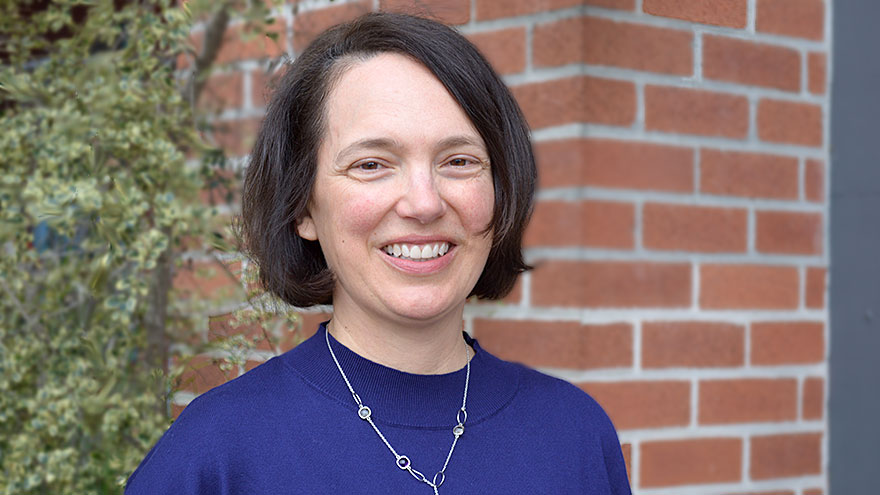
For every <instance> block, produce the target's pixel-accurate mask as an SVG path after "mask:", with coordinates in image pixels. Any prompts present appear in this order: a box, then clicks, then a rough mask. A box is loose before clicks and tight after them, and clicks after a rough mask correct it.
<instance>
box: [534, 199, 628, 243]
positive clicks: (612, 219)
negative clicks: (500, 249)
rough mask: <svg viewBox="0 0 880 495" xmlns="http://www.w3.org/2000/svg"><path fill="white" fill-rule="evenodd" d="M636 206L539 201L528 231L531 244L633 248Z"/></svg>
mask: <svg viewBox="0 0 880 495" xmlns="http://www.w3.org/2000/svg"><path fill="white" fill-rule="evenodd" d="M634 227H635V207H634V206H633V205H632V204H631V203H621V202H616V201H582V202H563V201H540V202H538V203H537V204H536V206H535V213H534V215H533V216H532V220H531V222H530V223H529V227H528V229H527V230H526V235H525V239H524V244H525V246H526V247H532V246H595V247H606V248H612V249H615V248H616V249H632V248H633V246H634V242H635V241H634V235H633V229H634Z"/></svg>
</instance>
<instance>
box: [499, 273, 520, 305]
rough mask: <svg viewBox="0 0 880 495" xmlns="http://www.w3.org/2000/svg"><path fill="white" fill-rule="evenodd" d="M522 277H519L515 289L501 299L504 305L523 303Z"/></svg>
mask: <svg viewBox="0 0 880 495" xmlns="http://www.w3.org/2000/svg"><path fill="white" fill-rule="evenodd" d="M522 280H523V278H522V277H517V279H516V282H515V283H514V284H513V289H511V291H510V293H509V294H507V295H506V296H504V298H503V299H501V302H502V303H504V304H519V303H520V301H522V284H523V282H522Z"/></svg>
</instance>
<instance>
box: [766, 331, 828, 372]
mask: <svg viewBox="0 0 880 495" xmlns="http://www.w3.org/2000/svg"><path fill="white" fill-rule="evenodd" d="M751 357H752V364H757V365H776V364H805V363H821V362H822V361H824V359H825V328H824V325H823V324H822V323H821V322H813V321H801V322H796V321H795V322H792V321H781V322H779V321H772V322H771V321H768V322H755V323H752V338H751Z"/></svg>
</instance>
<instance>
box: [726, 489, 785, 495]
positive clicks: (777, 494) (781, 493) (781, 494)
mask: <svg viewBox="0 0 880 495" xmlns="http://www.w3.org/2000/svg"><path fill="white" fill-rule="evenodd" d="M726 495H795V492H794V490H773V491H769V492H737V493H728V494H726Z"/></svg>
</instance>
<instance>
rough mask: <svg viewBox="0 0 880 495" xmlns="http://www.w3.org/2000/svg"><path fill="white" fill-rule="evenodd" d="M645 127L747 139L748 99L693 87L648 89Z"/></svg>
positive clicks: (654, 129)
mask: <svg viewBox="0 0 880 495" xmlns="http://www.w3.org/2000/svg"><path fill="white" fill-rule="evenodd" d="M645 127H646V128H647V129H648V130H652V131H664V132H678V133H684V134H699V135H703V136H723V137H730V138H744V137H746V133H747V132H748V128H749V104H748V101H747V99H746V97H745V96H738V95H729V94H724V93H715V92H711V91H703V90H697V89H689V88H673V87H663V86H651V85H648V86H645Z"/></svg>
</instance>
